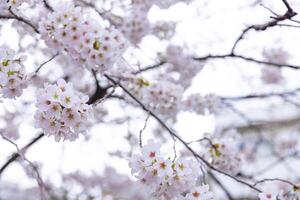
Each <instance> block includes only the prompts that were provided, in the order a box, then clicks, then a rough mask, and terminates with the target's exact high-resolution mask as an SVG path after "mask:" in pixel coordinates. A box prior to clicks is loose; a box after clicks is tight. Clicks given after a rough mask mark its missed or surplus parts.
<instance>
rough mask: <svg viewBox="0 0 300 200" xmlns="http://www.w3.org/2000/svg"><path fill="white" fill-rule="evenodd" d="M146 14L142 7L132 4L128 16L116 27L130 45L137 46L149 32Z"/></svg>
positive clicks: (149, 26)
mask: <svg viewBox="0 0 300 200" xmlns="http://www.w3.org/2000/svg"><path fill="white" fill-rule="evenodd" d="M147 14H148V13H147V12H145V10H144V8H143V7H142V6H140V5H135V4H134V6H133V7H132V9H131V12H130V14H129V15H128V16H126V17H124V18H123V21H122V23H121V24H120V25H119V26H118V29H119V30H120V31H121V32H122V33H123V34H124V36H125V37H126V38H127V39H128V40H129V41H130V42H131V43H132V44H135V45H137V44H138V43H139V42H140V41H141V40H142V38H143V37H144V36H146V35H148V34H149V33H150V32H151V30H152V25H151V24H150V22H149V20H148V15H147Z"/></svg>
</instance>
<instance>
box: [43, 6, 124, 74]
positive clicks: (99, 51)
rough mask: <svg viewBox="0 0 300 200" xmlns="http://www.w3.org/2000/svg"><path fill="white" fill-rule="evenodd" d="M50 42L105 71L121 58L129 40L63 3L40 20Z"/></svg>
mask: <svg viewBox="0 0 300 200" xmlns="http://www.w3.org/2000/svg"><path fill="white" fill-rule="evenodd" d="M39 29H40V32H41V34H42V36H43V38H44V39H45V40H46V42H47V44H48V45H49V46H51V47H52V48H54V49H62V50H66V51H67V53H68V54H69V55H70V56H71V57H72V58H73V59H75V60H76V61H77V62H81V63H82V64H85V65H86V66H87V67H88V68H93V69H95V70H99V71H102V72H103V71H105V70H107V69H109V68H110V67H112V66H113V65H114V64H115V63H116V62H117V60H119V59H120V58H121V57H122V54H123V52H124V51H125V49H126V46H127V43H126V40H125V38H124V36H123V35H122V34H121V33H120V32H119V31H118V30H117V29H115V28H113V27H110V28H107V29H106V28H103V27H102V26H101V24H100V23H98V22H97V20H95V19H92V18H90V17H88V16H86V15H85V14H84V12H83V11H82V10H81V8H80V7H74V6H72V5H70V4H64V5H61V6H60V7H59V8H56V9H55V12H52V13H49V14H48V16H47V17H45V18H43V19H42V20H41V22H40V23H39Z"/></svg>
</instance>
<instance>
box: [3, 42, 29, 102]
mask: <svg viewBox="0 0 300 200" xmlns="http://www.w3.org/2000/svg"><path fill="white" fill-rule="evenodd" d="M0 52H1V54H0V62H1V63H0V88H1V89H0V92H1V94H2V96H3V97H4V98H16V97H19V96H21V94H22V92H23V89H24V88H26V87H27V83H28V81H29V77H28V76H27V75H26V72H25V67H24V65H23V61H24V57H17V56H16V53H15V52H14V51H13V50H12V49H11V48H9V47H8V46H5V45H2V46H1V47H0Z"/></svg>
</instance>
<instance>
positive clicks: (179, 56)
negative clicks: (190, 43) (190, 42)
mask: <svg viewBox="0 0 300 200" xmlns="http://www.w3.org/2000/svg"><path fill="white" fill-rule="evenodd" d="M166 61H167V63H170V64H171V67H170V69H169V71H171V72H177V73H179V75H180V78H179V80H178V81H177V83H178V84H180V85H182V86H183V87H184V88H188V87H189V86H190V85H191V83H192V80H193V78H194V76H195V75H196V74H197V73H198V72H200V71H201V70H202V68H203V65H202V64H201V63H199V62H197V61H195V60H193V58H192V57H191V56H189V55H187V54H186V53H185V52H184V50H183V49H182V47H180V46H175V45H170V46H168V48H167V49H166Z"/></svg>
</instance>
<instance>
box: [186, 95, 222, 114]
mask: <svg viewBox="0 0 300 200" xmlns="http://www.w3.org/2000/svg"><path fill="white" fill-rule="evenodd" d="M219 106H220V99H219V97H217V96H216V95H214V94H208V95H204V96H202V95H200V94H191V95H189V96H188V97H187V98H186V100H185V101H184V102H183V110H185V111H191V112H195V113H197V114H200V115H203V114H205V113H206V112H209V113H216V112H217V110H218V108H219Z"/></svg>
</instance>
